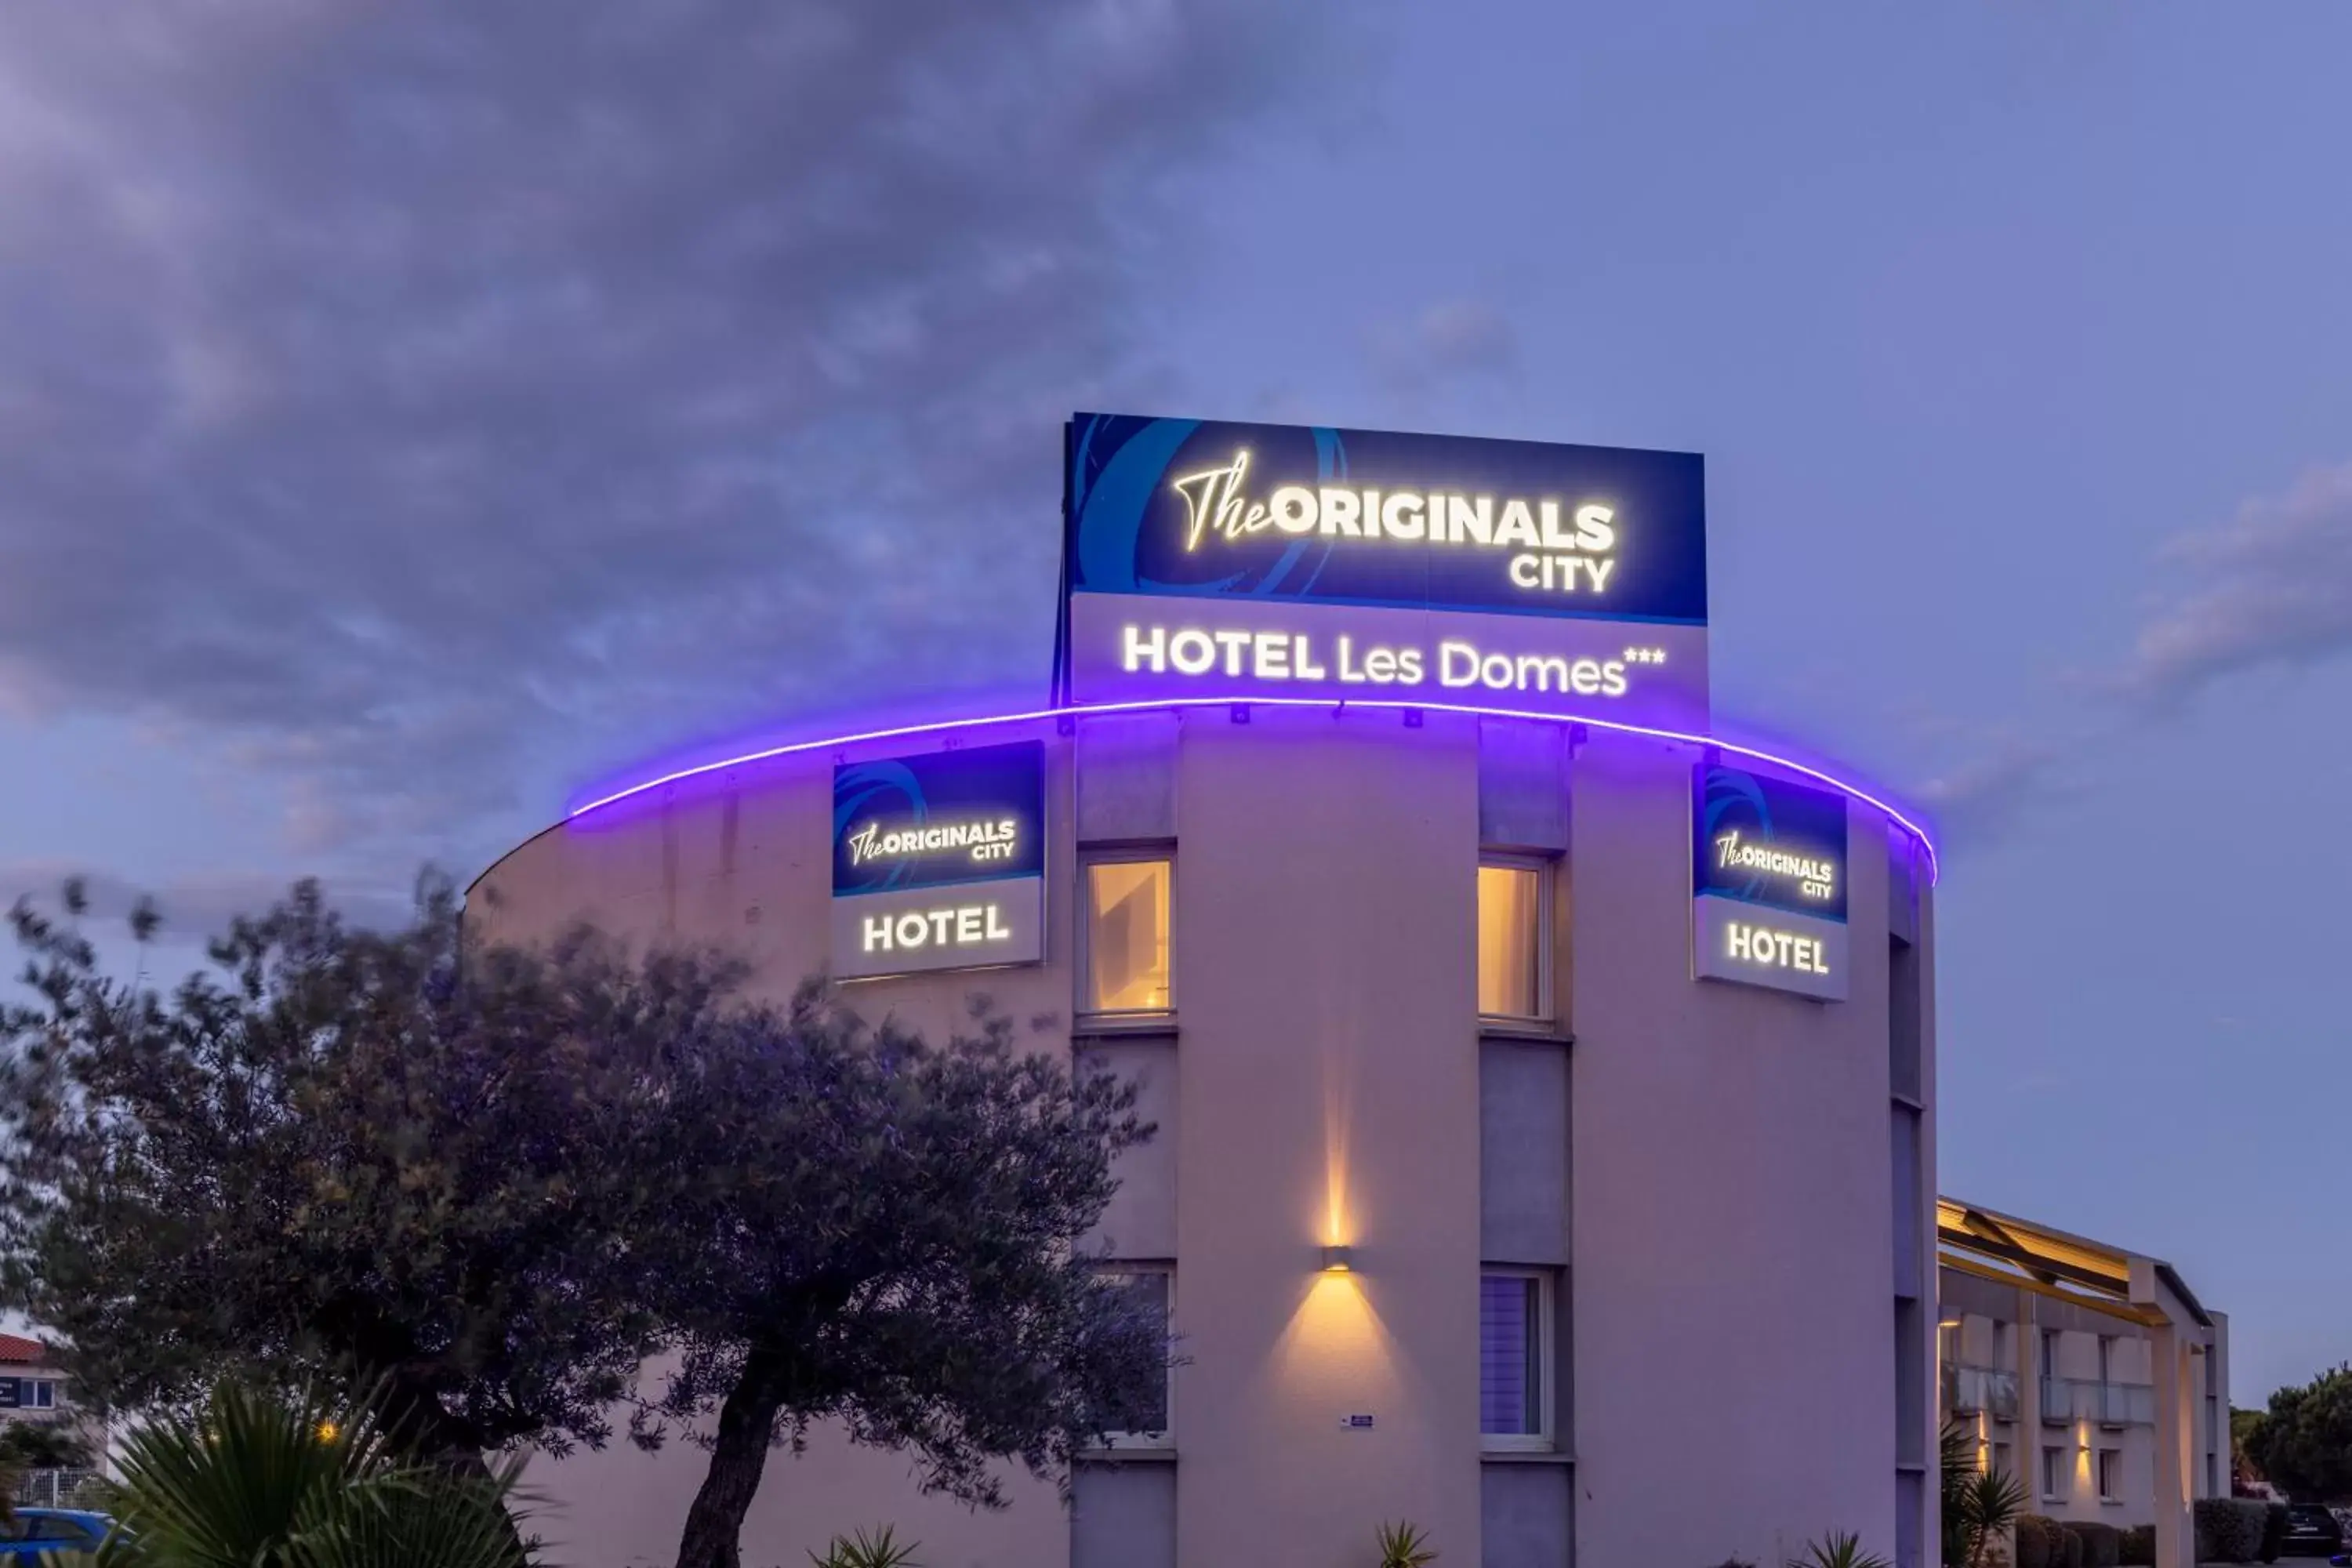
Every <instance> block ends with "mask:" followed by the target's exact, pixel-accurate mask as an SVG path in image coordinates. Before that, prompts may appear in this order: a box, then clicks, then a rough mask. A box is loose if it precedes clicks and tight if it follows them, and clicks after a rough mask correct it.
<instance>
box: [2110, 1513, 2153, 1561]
mask: <svg viewBox="0 0 2352 1568" xmlns="http://www.w3.org/2000/svg"><path fill="white" fill-rule="evenodd" d="M2116 1562H2117V1563H2121V1564H2123V1565H2124V1568H2156V1526H2154V1525H2152V1524H2135V1525H2133V1526H2132V1527H2131V1528H2130V1529H2129V1530H2126V1531H2124V1532H2123V1535H2122V1537H2121V1538H2120V1539H2119V1540H2118V1541H2117V1542H2116Z"/></svg>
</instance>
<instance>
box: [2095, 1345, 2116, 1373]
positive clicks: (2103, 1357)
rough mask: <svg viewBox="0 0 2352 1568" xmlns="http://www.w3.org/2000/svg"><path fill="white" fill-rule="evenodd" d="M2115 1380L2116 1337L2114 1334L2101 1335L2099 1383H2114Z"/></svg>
mask: <svg viewBox="0 0 2352 1568" xmlns="http://www.w3.org/2000/svg"><path fill="white" fill-rule="evenodd" d="M2115 1380H2116V1337H2115V1335H2113V1334H2101V1335H2100V1336H2099V1381H2100V1382H2101V1383H2113V1382H2114V1381H2115Z"/></svg>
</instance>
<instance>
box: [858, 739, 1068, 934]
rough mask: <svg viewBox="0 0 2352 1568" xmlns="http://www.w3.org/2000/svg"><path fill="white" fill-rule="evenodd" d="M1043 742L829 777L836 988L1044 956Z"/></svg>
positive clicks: (872, 765) (890, 762)
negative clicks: (838, 983) (892, 976)
mask: <svg viewBox="0 0 2352 1568" xmlns="http://www.w3.org/2000/svg"><path fill="white" fill-rule="evenodd" d="M1044 957H1045V744H1044V742H1037V741H1029V742H1022V743H1020V744H1018V745H1010V746H983V747H975V748H971V749H970V750H962V751H947V752H929V753H926V754H923V755H920V756H911V757H892V758H887V759H885V760H882V761H878V762H866V763H845V764H843V765H841V766H839V767H836V768H835V769H834V772H833V972H834V973H835V975H837V976H839V977H841V978H843V979H845V980H857V979H868V978H871V977H873V976H875V975H880V974H915V973H924V972H926V971H929V970H936V969H973V968H982V967H987V966H992V965H995V964H1003V963H1036V962H1037V961H1039V960H1040V959H1043V958H1044Z"/></svg>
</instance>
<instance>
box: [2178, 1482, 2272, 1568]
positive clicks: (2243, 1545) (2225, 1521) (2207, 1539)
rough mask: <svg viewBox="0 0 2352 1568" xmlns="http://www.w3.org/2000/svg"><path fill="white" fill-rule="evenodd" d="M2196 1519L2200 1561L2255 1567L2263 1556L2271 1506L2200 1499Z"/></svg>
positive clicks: (2238, 1500) (2239, 1500) (2237, 1500)
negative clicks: (2243, 1564)
mask: <svg viewBox="0 0 2352 1568" xmlns="http://www.w3.org/2000/svg"><path fill="white" fill-rule="evenodd" d="M2196 1517H2197V1555H2198V1558H2199V1560H2200V1561H2201V1562H2208V1563H2252V1562H2253V1561H2254V1560H2255V1559H2256V1558H2257V1557H2258V1556H2260V1555H2261V1553H2262V1549H2263V1527H2264V1525H2265V1524H2267V1523H2268V1521H2269V1517H2270V1505H2269V1504H2267V1503H2264V1502H2262V1501H2260V1500H2257V1499H2253V1498H2226V1497H2209V1498H2199V1499H2198V1500H2197V1514H2196Z"/></svg>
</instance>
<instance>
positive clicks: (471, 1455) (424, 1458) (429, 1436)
mask: <svg viewBox="0 0 2352 1568" xmlns="http://www.w3.org/2000/svg"><path fill="white" fill-rule="evenodd" d="M383 1399H384V1402H385V1403H384V1415H385V1418H386V1421H387V1423H388V1431H389V1433H390V1435H391V1436H392V1438H393V1440H394V1444H395V1446H397V1447H401V1448H403V1449H404V1450H405V1451H406V1452H407V1453H408V1454H409V1455H410V1456H411V1457H412V1458H414V1459H415V1460H416V1461H418V1462H420V1463H423V1464H426V1465H430V1466H432V1467H433V1468H435V1469H436V1470H439V1471H441V1472H442V1473H443V1474H445V1475H447V1476H450V1477H452V1478H454V1479H458V1480H462V1481H471V1482H474V1483H475V1484H477V1485H479V1486H484V1487H487V1486H489V1485H491V1484H492V1483H493V1482H494V1481H495V1479H496V1475H495V1472H493V1471H492V1469H491V1468H490V1459H489V1455H488V1453H487V1452H486V1451H485V1449H484V1447H483V1439H482V1434H481V1433H479V1432H478V1431H477V1430H475V1428H474V1426H473V1425H472V1424H471V1423H469V1422H465V1421H459V1420H457V1419H454V1418H453V1417H451V1416H450V1415H449V1414H448V1412H447V1411H446V1410H444V1409H443V1408H442V1407H441V1401H440V1399H439V1398H438V1397H436V1395H435V1394H434V1393H433V1390H432V1389H431V1387H430V1386H428V1385H426V1384H422V1383H419V1382H416V1381H414V1380H411V1379H405V1378H403V1377H400V1376H399V1375H397V1374H395V1375H394V1377H393V1378H392V1379H391V1380H390V1381H389V1382H387V1383H386V1384H385V1385H384V1389H383ZM500 1512H501V1513H502V1514H503V1515H504V1516H505V1519H506V1526H507V1531H506V1532H507V1536H508V1539H509V1541H511V1542H513V1544H514V1561H515V1562H517V1563H520V1562H522V1561H524V1556H525V1552H524V1542H523V1538H522V1529H521V1527H520V1525H519V1524H517V1523H516V1521H515V1517H514V1510H513V1508H512V1506H511V1505H510V1504H509V1506H508V1507H505V1508H503V1509H501V1510H500Z"/></svg>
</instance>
